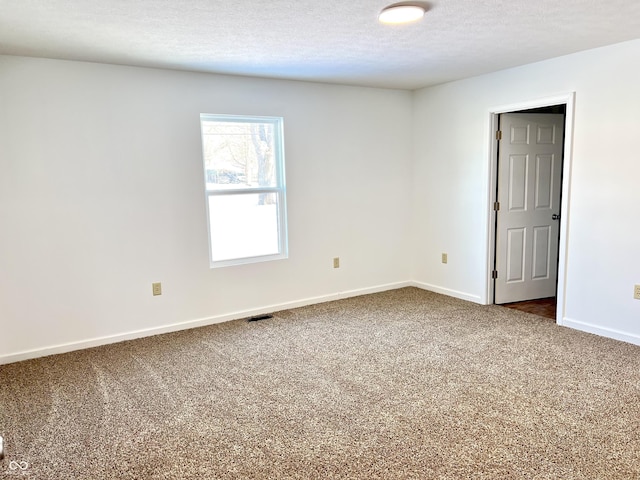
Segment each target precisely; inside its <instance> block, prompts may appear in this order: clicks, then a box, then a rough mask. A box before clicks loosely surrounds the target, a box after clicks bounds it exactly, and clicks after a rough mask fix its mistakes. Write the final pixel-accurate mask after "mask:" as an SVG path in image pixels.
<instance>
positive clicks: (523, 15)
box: [0, 0, 640, 89]
mask: <svg viewBox="0 0 640 480" xmlns="http://www.w3.org/2000/svg"><path fill="white" fill-rule="evenodd" d="M389 3H393V1H391V2H387V1H385V0H324V1H313V2H312V1H309V0H298V1H294V0H272V1H262V0H235V1H234V0H227V1H221V0H100V1H98V0H0V54H8V55H26V56H37V57H49V58H60V59H72V60H85V61H93V62H102V63H114V64H122V65H140V66H153V67H163V68H172V69H183V70H195V71H205V72H217V73H227V74H240V75H251V76H262V77H272V78H288V79H298V80H313V81H321V82H330V83H342V84H353V85H366V86H378V87H390V88H403V89H415V88H419V87H423V86H428V85H434V84H438V83H442V82H445V81H449V80H454V79H459V78H464V77H469V76H474V75H479V74H482V73H487V72H491V71H496V70H500V69H504V68H509V67H513V66H516V65H522V64H526V63H531V62H535V61H539V60H544V59H547V58H552V57H557V56H561V55H565V54H568V53H573V52H576V51H580V50H587V49H590V48H595V47H599V46H604V45H609V44H613V43H618V42H622V41H626V40H632V39H636V38H640V2H638V1H637V0H608V1H607V2H603V1H594V0H526V1H525V0H511V1H506V0H431V1H429V2H428V5H429V7H430V10H429V12H428V13H427V15H426V16H425V18H424V19H423V20H422V21H420V22H418V23H413V24H409V25H403V26H389V25H382V24H379V23H378V21H377V14H378V12H379V11H380V10H381V9H382V8H383V7H385V6H386V5H388V4H389ZM422 3H425V2H422ZM639 61H640V59H639Z"/></svg>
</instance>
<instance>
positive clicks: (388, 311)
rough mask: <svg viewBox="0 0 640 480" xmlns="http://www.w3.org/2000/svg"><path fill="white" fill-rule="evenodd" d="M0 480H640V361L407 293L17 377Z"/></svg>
mask: <svg viewBox="0 0 640 480" xmlns="http://www.w3.org/2000/svg"><path fill="white" fill-rule="evenodd" d="M0 387H1V388H0V434H2V435H4V437H5V449H6V458H5V459H4V460H3V461H1V462H0V478H3V479H4V478H7V479H13V478H20V479H38V480H43V479H60V480H63V479H130V478H136V479H242V478H251V479H289V478H300V479H307V478H309V479H316V478H317V479H347V478H348V479H405V478H416V479H431V478H434V479H436V478H437V479H448V478H450V479H459V478H505V479H507V478H508V479H514V478H527V479H534V478H535V479H537V478H540V479H543V478H545V479H547V478H556V479H616V478H621V479H631V478H636V479H637V478H640V348H638V347H635V346H632V345H629V344H625V343H621V342H616V341H613V340H607V339H604V338H599V337H596V336H593V335H589V334H584V333H580V332H577V331H573V330H569V329H565V328H561V327H558V326H556V325H555V324H554V323H552V322H551V321H549V320H547V319H544V318H541V317H537V316H535V315H531V314H527V313H522V312H518V311H514V310H510V309H506V308H502V307H498V306H478V305H475V304H471V303H468V302H464V301H461V300H456V299H453V298H449V297H444V296H441V295H437V294H433V293H430V292H425V291H421V290H418V289H414V288H406V289H401V290H395V291H391V292H385V293H380V294H374V295H367V296H362V297H358V298H353V299H347V300H342V301H337V302H331V303H325V304H321V305H315V306H310V307H305V308H300V309H294V310H288V311H283V312H278V313H276V314H274V317H273V318H272V319H270V320H263V321H259V322H246V321H235V322H229V323H226V324H220V325H214V326H210V327H205V328H199V329H194V330H189V331H184V332H179V333H174V334H168V335H162V336H157V337H152V338H147V339H142V340H136V341H131V342H125V343H121V344H117V345H110V346H105V347H100V348H96V349H91V350H85V351H82V352H75V353H70V354H65V355H58V356H53V357H48V358H43V359H38V360H33V361H28V362H22V363H16V364H11V365H5V366H0Z"/></svg>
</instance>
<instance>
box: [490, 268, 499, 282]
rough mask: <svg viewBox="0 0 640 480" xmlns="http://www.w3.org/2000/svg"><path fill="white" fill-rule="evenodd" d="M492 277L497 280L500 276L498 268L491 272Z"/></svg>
mask: <svg viewBox="0 0 640 480" xmlns="http://www.w3.org/2000/svg"><path fill="white" fill-rule="evenodd" d="M491 278H493V279H494V280H495V279H496V278H498V271H497V270H493V271H492V272H491Z"/></svg>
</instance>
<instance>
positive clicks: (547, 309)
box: [502, 297, 556, 320]
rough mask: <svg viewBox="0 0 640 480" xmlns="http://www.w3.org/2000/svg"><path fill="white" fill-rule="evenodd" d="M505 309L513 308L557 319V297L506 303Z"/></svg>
mask: <svg viewBox="0 0 640 480" xmlns="http://www.w3.org/2000/svg"><path fill="white" fill-rule="evenodd" d="M502 306H503V307H507V308H513V309H514V310H520V311H522V312H528V313H533V314H534V315H540V316H541V317H546V318H550V319H552V320H555V319H556V297H549V298H539V299H537V300H527V301H524V302H514V303H505V304H503V305H502Z"/></svg>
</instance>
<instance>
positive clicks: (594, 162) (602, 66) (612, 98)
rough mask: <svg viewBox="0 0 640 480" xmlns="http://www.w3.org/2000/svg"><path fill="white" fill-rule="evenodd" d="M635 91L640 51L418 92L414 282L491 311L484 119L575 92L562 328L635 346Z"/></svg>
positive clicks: (638, 186) (638, 219)
mask: <svg viewBox="0 0 640 480" xmlns="http://www.w3.org/2000/svg"><path fill="white" fill-rule="evenodd" d="M638 85H640V40H636V41H632V42H626V43H622V44H618V45H614V46H610V47H606V48H600V49H596V50H590V51H587V52H582V53H578V54H574V55H570V56H566V57H561V58H557V59H553V60H549V61H545V62H540V63H536V64H531V65H527V66H523V67H519V68H514V69H509V70H505V71H501V72H497V73H493V74H489V75H484V76H481V77H476V78H471V79H467V80H463V81H459V82H454V83H449V84H446V85H441V86H437V87H433V88H426V89H422V90H420V91H418V92H416V93H415V105H414V108H415V118H414V137H415V152H414V168H413V185H414V200H413V204H414V219H413V225H414V235H413V242H414V244H413V245H414V246H413V249H414V251H415V259H414V261H413V266H414V270H413V274H412V275H413V278H414V279H415V280H416V281H417V282H419V283H420V284H421V285H423V286H427V287H428V288H432V289H434V290H436V291H441V292H445V293H450V294H452V295H455V296H459V297H462V298H468V299H471V300H475V301H478V302H481V303H483V302H486V301H487V298H486V293H485V292H486V289H487V266H486V265H487V249H488V240H487V238H488V225H487V203H488V185H489V184H490V178H489V162H490V158H489V157H490V156H489V142H490V140H489V137H490V132H489V117H490V115H489V112H490V111H491V110H492V109H493V108H494V107H499V106H503V105H510V104H516V103H522V102H525V101H531V100H536V99H540V98H545V97H551V96H555V95H558V94H564V93H569V92H575V117H574V143H573V158H572V165H571V166H572V176H571V178H570V197H569V202H570V208H569V211H568V212H563V215H567V219H568V235H567V240H568V244H567V245H568V247H567V264H566V268H567V270H566V297H565V302H566V303H565V305H566V308H565V310H564V318H563V320H562V324H564V325H567V326H571V327H575V328H579V329H582V330H586V331H590V332H593V333H598V334H601V335H605V336H609V337H613V338H618V339H622V340H626V341H630V342H633V343H637V344H640V301H638V300H634V299H633V285H634V284H640V253H639V250H638V247H639V245H640V241H639V238H640V216H639V215H638V212H637V207H638V205H640V154H639V153H638V152H640V147H639V146H638V144H637V142H638V140H639V138H640V137H639V135H638V134H639V132H640V89H639V88H638ZM442 252H447V253H448V254H449V258H448V260H449V262H448V264H446V265H444V264H442V263H441V262H440V254H441V253H442Z"/></svg>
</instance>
